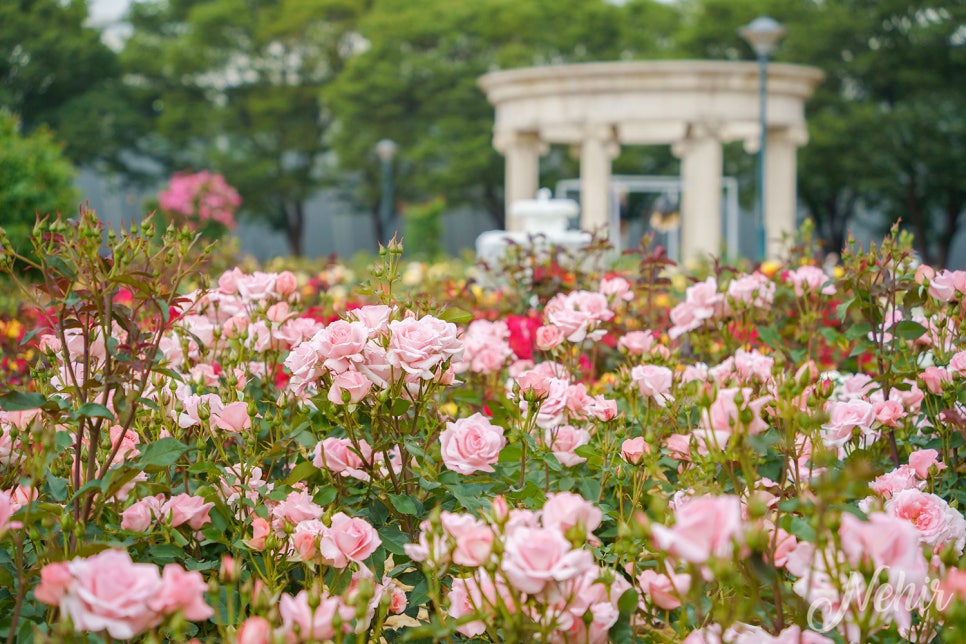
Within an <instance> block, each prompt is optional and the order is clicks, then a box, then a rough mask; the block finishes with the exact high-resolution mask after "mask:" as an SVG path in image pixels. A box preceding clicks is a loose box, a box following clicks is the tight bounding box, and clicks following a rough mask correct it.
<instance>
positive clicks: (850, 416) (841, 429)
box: [822, 398, 875, 447]
mask: <svg viewBox="0 0 966 644" xmlns="http://www.w3.org/2000/svg"><path fill="white" fill-rule="evenodd" d="M828 412H829V416H830V418H829V421H828V422H827V423H826V424H825V425H823V426H822V429H823V439H824V441H825V444H826V445H828V446H829V447H841V446H843V445H844V444H845V443H847V442H849V441H850V440H852V436H853V433H854V432H855V431H856V430H857V431H858V432H859V434H860V435H861V436H868V435H871V434H872V424H873V423H874V422H875V409H874V408H873V407H872V404H871V403H869V402H868V401H866V400H862V399H860V398H855V399H852V400H848V401H845V402H839V401H836V402H831V403H829V406H828Z"/></svg>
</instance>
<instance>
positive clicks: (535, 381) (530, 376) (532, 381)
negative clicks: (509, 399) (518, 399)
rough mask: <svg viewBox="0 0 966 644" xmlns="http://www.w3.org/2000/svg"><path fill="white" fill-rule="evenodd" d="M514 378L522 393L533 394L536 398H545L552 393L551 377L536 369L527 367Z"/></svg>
mask: <svg viewBox="0 0 966 644" xmlns="http://www.w3.org/2000/svg"><path fill="white" fill-rule="evenodd" d="M514 380H515V381H516V383H517V386H518V387H519V388H520V393H521V394H524V395H526V394H532V395H533V397H534V398H544V397H546V395H547V394H548V393H550V380H551V377H550V376H548V375H547V374H545V373H542V372H540V371H537V370H536V369H527V370H526V371H523V372H521V373H519V374H518V375H517V376H516V377H515V378H514Z"/></svg>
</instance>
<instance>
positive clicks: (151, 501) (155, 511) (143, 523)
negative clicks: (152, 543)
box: [121, 494, 164, 532]
mask: <svg viewBox="0 0 966 644" xmlns="http://www.w3.org/2000/svg"><path fill="white" fill-rule="evenodd" d="M163 499H164V496H163V495H161V494H158V495H157V496H148V497H145V498H143V499H140V500H139V501H136V502H135V503H134V504H133V505H131V506H130V507H128V509H126V510H125V511H124V512H123V513H121V528H123V529H124V530H132V531H134V532H147V530H148V529H149V528H150V527H151V524H153V523H154V522H155V521H156V520H157V519H158V517H161V516H164V513H163V512H162V511H161V506H162V504H163V502H164V501H163Z"/></svg>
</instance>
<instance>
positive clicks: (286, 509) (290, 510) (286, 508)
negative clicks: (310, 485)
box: [272, 490, 325, 533]
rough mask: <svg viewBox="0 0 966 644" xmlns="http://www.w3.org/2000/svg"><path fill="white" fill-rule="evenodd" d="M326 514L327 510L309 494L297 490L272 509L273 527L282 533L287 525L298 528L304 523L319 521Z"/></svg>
mask: <svg viewBox="0 0 966 644" xmlns="http://www.w3.org/2000/svg"><path fill="white" fill-rule="evenodd" d="M324 512H325V509H324V508H323V507H322V506H321V505H318V504H316V503H315V502H314V501H313V500H312V496H311V495H310V494H309V493H308V492H303V491H301V490H296V491H294V492H290V493H289V495H288V496H287V497H285V500H284V501H280V502H279V503H278V504H277V505H276V506H275V507H273V508H272V527H273V528H274V529H275V530H276V531H277V532H279V533H281V532H284V528H285V524H286V523H288V524H290V525H292V526H296V525H298V524H299V523H301V522H302V521H308V520H309V519H319V518H321V517H322V514H323V513H324Z"/></svg>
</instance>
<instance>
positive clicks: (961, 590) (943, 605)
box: [936, 568, 966, 612]
mask: <svg viewBox="0 0 966 644" xmlns="http://www.w3.org/2000/svg"><path fill="white" fill-rule="evenodd" d="M956 598H959V601H960V602H962V603H966V570H959V569H957V568H950V569H949V570H947V571H946V576H945V577H944V578H943V580H942V581H941V582H939V587H938V588H937V589H936V608H938V609H939V610H940V611H942V612H946V611H947V610H948V609H949V607H950V605H951V604H952V603H953V600H954V599H956Z"/></svg>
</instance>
